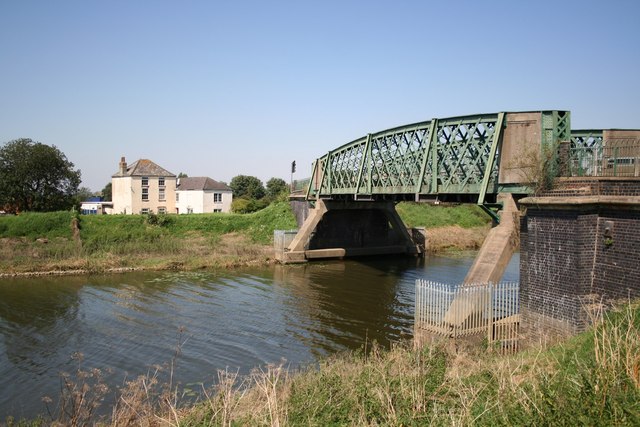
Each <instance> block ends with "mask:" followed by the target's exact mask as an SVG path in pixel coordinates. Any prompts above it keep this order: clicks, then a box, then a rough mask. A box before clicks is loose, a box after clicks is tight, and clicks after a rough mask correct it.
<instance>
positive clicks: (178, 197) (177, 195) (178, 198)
mask: <svg viewBox="0 0 640 427" xmlns="http://www.w3.org/2000/svg"><path fill="white" fill-rule="evenodd" d="M179 201H180V193H176V202H179Z"/></svg>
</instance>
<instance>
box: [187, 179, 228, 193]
mask: <svg viewBox="0 0 640 427" xmlns="http://www.w3.org/2000/svg"><path fill="white" fill-rule="evenodd" d="M176 190H177V191H189V190H219V191H231V188H229V186H227V185H226V184H223V183H221V182H218V181H215V180H213V179H211V178H209V177H207V176H194V177H185V178H180V183H179V184H178V186H177V187H176Z"/></svg>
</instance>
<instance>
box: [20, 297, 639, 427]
mask: <svg viewBox="0 0 640 427" xmlns="http://www.w3.org/2000/svg"><path fill="white" fill-rule="evenodd" d="M594 321H595V322H596V324H595V326H594V327H593V328H592V329H591V330H589V331H587V332H585V333H582V334H580V335H578V336H575V337H573V338H571V339H568V340H566V341H564V342H560V343H559V344H556V345H555V346H553V347H549V348H544V347H542V346H540V345H538V346H529V349H528V350H526V351H523V352H521V353H519V354H515V355H510V356H501V355H499V354H497V353H493V352H490V353H488V352H486V351H485V350H483V349H481V348H479V347H477V346H475V347H474V346H468V345H464V343H463V342H460V341H458V342H453V341H450V342H445V343H439V344H431V345H429V346H425V347H422V348H413V347H409V346H407V345H400V344H399V345H396V346H393V347H392V348H390V349H388V350H384V349H381V348H379V347H377V346H376V345H375V344H374V345H373V346H371V348H370V349H369V351H366V350H365V349H363V350H361V351H357V352H351V353H346V354H340V355H336V356H333V357H330V358H327V359H325V360H323V361H321V362H320V363H319V365H318V366H314V367H309V368H306V369H301V370H298V371H290V370H288V369H287V368H286V366H285V364H284V362H283V363H281V364H278V365H270V366H266V367H262V368H256V369H255V370H254V371H253V372H252V373H251V374H250V375H248V376H246V377H241V376H239V375H238V374H237V372H232V371H231V372H230V371H228V370H220V371H218V373H217V378H218V381H217V384H216V385H215V386H214V387H212V388H210V389H203V390H202V393H201V398H200V400H199V401H198V402H196V403H193V402H189V403H186V404H183V403H182V402H181V401H180V398H179V396H180V392H179V390H178V389H177V388H176V387H173V386H171V384H170V383H169V384H166V383H164V384H163V383H161V382H159V381H158V378H159V376H158V369H157V368H155V369H152V370H151V373H150V374H149V375H147V376H145V377H140V378H138V379H135V380H133V381H130V382H127V383H126V384H125V385H123V386H122V387H120V388H119V389H118V390H116V396H117V403H116V406H115V408H114V410H113V411H112V416H111V418H110V419H102V420H101V422H100V423H98V424H103V425H107V424H110V425H114V426H115V425H131V424H135V425H149V426H152V425H180V426H194V427H195V426H230V425H271V426H325V425H406V426H421V425H443V426H449V425H451V426H457V425H477V426H503V425H504V426H511V425H602V426H609V425H620V426H626V425H628V426H636V425H640V301H635V302H628V303H625V304H622V305H620V306H618V308H616V309H615V310H614V311H612V312H610V313H609V314H606V315H604V316H602V317H601V318H596V319H594ZM176 354H177V353H176ZM174 359H175V356H174ZM174 359H172V364H171V365H172V366H173V363H174V362H175V360H174ZM79 373H80V374H79V375H78V376H77V381H79V382H80V383H79V384H77V383H74V382H73V381H71V380H70V379H69V377H65V381H64V389H63V393H62V396H61V397H60V399H61V400H62V401H61V402H59V403H58V406H57V408H58V410H57V411H55V410H54V411H52V419H51V420H47V419H46V418H42V417H41V418H40V419H38V420H36V421H29V422H27V421H24V424H22V425H42V424H45V423H50V422H51V421H60V422H62V423H63V424H69V421H70V420H80V421H82V423H89V421H91V420H90V419H89V418H88V417H89V415H90V413H91V411H93V410H94V409H95V408H93V406H91V405H93V404H94V403H96V402H99V400H100V399H101V397H102V396H104V393H106V390H105V389H104V386H103V385H102V384H101V383H100V381H99V376H100V373H99V372H97V373H96V372H94V373H93V374H92V373H87V372H82V371H79ZM85 384H86V385H87V387H85V386H84V385H85ZM94 388H95V390H94ZM90 390H91V392H89V391H90ZM73 392H75V394H74V393H73ZM79 398H81V403H82V404H83V405H85V406H81V405H79V404H78V399H79ZM61 408H67V409H69V408H77V410H78V411H80V412H79V413H75V412H73V411H67V412H61ZM28 423H31V424H28ZM7 424H8V425H14V424H12V422H8V423H7ZM15 425H20V424H19V423H15Z"/></svg>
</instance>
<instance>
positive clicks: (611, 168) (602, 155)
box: [568, 141, 640, 177]
mask: <svg viewBox="0 0 640 427" xmlns="http://www.w3.org/2000/svg"><path fill="white" fill-rule="evenodd" d="M568 166H569V167H568V173H569V176H594V177H601V176H618V177H640V142H639V141H633V142H631V143H630V142H626V141H625V142H624V143H615V142H614V143H610V144H607V143H606V142H605V144H604V145H600V146H598V145H596V146H592V147H575V148H571V149H570V150H569V162H568Z"/></svg>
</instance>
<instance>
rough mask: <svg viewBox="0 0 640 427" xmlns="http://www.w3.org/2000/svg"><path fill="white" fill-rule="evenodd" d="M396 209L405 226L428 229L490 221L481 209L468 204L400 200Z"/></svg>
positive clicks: (480, 224) (479, 224)
mask: <svg viewBox="0 0 640 427" xmlns="http://www.w3.org/2000/svg"><path fill="white" fill-rule="evenodd" d="M396 210H397V211H398V214H399V215H400V217H401V218H402V220H403V221H404V223H405V224H406V225H407V227H425V228H427V229H430V228H437V227H446V226H454V225H455V226H459V227H461V228H473V227H483V226H486V225H487V224H489V223H490V222H491V219H490V218H489V216H488V215H487V214H486V213H485V212H483V211H482V209H480V208H479V207H478V206H476V205H470V204H460V205H431V204H427V203H412V202H402V203H399V204H398V205H397V206H396Z"/></svg>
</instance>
